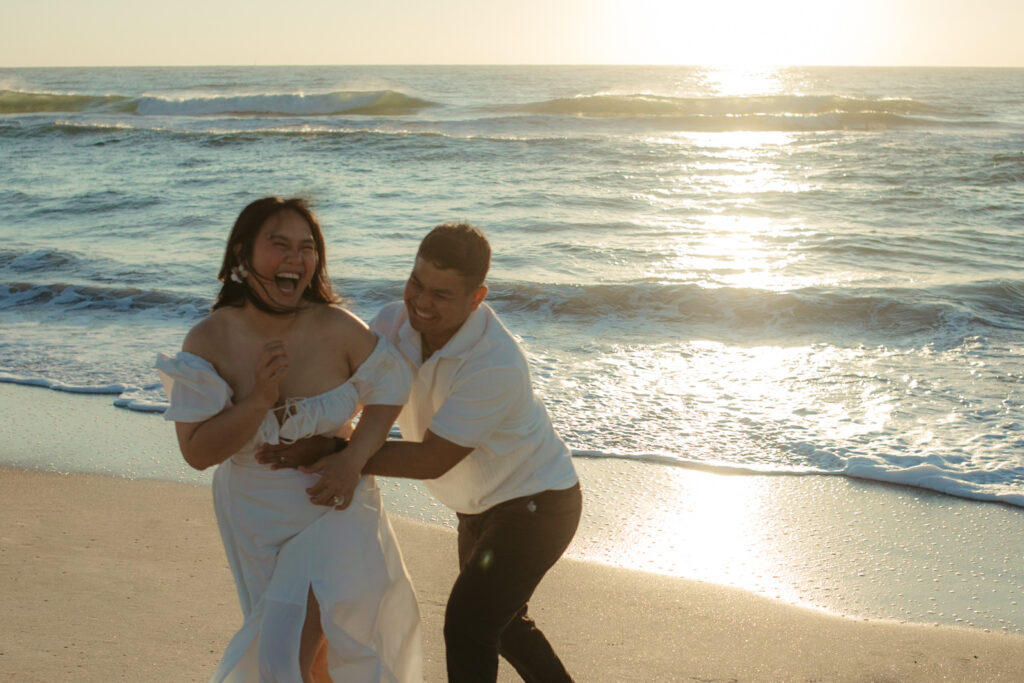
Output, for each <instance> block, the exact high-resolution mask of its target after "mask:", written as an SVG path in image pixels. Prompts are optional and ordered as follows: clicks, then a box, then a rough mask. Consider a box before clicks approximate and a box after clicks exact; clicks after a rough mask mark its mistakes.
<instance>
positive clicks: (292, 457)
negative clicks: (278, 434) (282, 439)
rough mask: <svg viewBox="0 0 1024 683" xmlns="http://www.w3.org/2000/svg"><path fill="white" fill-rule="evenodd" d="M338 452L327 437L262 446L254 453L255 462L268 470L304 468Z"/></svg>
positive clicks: (332, 441)
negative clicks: (268, 467) (267, 466)
mask: <svg viewBox="0 0 1024 683" xmlns="http://www.w3.org/2000/svg"><path fill="white" fill-rule="evenodd" d="M336 450H339V449H338V447H337V446H336V445H335V442H334V439H333V438H331V437H329V436H311V437H309V438H308V439H299V440H298V441H296V442H295V443H293V444H277V445H270V444H263V445H262V446H261V447H260V449H259V450H258V451H256V462H259V463H261V464H263V465H270V469H272V470H279V469H283V468H286V467H291V468H295V467H304V466H308V465H312V464H313V463H315V462H316V461H318V460H320V458H322V457H324V456H325V455H330V454H331V453H334V452H335V451H336Z"/></svg>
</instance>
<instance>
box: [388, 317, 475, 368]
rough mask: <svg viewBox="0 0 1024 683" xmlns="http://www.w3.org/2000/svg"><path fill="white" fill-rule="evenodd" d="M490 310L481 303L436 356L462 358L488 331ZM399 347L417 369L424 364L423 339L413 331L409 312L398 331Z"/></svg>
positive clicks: (435, 353)
mask: <svg viewBox="0 0 1024 683" xmlns="http://www.w3.org/2000/svg"><path fill="white" fill-rule="evenodd" d="M490 310H491V307H490V306H488V305H487V304H486V303H481V304H480V306H479V307H478V308H477V309H476V310H475V311H473V312H472V313H470V314H469V317H468V318H466V322H464V323H462V327H460V328H459V330H458V331H457V332H456V333H455V334H454V335H453V336H452V338H451V339H449V340H448V343H446V344H445V345H444V346H442V347H441V348H440V349H439V350H438V351H436V352H434V356H437V357H438V358H462V356H464V355H465V354H466V353H468V352H469V350H470V349H472V348H473V347H474V346H475V345H476V343H477V342H478V341H480V339H481V338H482V337H483V336H484V330H486V329H487V315H488V313H489V312H490ZM398 346H399V348H400V349H401V351H402V353H404V354H405V356H406V357H407V358H409V359H410V360H412V361H413V362H414V363H415V364H416V366H417V367H419V366H420V365H422V364H423V338H422V337H420V333H419V332H417V331H416V330H414V329H412V325H410V324H409V315H408V313H407V312H406V313H405V320H404V321H403V322H402V326H401V327H400V328H399V330H398Z"/></svg>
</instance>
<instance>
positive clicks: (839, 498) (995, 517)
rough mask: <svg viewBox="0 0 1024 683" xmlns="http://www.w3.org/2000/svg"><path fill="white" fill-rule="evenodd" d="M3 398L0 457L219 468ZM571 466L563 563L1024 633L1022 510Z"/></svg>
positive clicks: (64, 411) (391, 506) (831, 481)
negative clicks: (574, 487) (573, 526)
mask: <svg viewBox="0 0 1024 683" xmlns="http://www.w3.org/2000/svg"><path fill="white" fill-rule="evenodd" d="M0 406H3V407H4V411H5V415H6V417H7V419H6V421H5V422H4V423H3V426H0V443H2V444H3V446H0V468H5V467H6V468H15V469H20V470H37V471H65V472H68V471H70V472H75V471H82V470H86V471H88V470H90V469H91V470H92V472H93V473H95V474H99V475H102V476H106V477H110V478H126V479H128V480H136V481H139V482H140V483H146V482H148V481H157V482H158V483H159V480H161V479H162V480H170V481H178V482H185V483H186V484H189V485H196V484H199V485H203V484H205V483H207V482H208V481H209V478H210V476H211V471H208V472H203V473H200V472H195V471H194V470H191V469H190V468H188V467H187V466H186V465H185V464H184V462H183V461H182V459H181V457H180V454H179V453H178V450H177V444H176V441H175V438H174V433H173V429H172V428H171V426H170V425H169V424H168V423H166V422H164V421H163V419H162V418H161V417H160V416H157V415H153V414H146V413H138V412H131V411H125V410H119V409H115V408H114V407H113V406H112V405H111V401H110V397H109V396H96V395H82V394H68V393H64V392H58V391H52V390H45V389H41V388H36V387H24V386H20V385H13V384H2V383H0ZM574 462H575V464H576V466H577V469H578V471H579V473H580V479H581V482H582V485H583V487H584V516H583V519H582V521H581V525H580V529H579V531H578V532H577V535H576V538H575V540H574V542H573V544H572V545H571V546H570V548H569V551H568V553H567V557H569V558H572V559H575V560H582V561H586V562H590V563H597V564H600V565H602V566H610V567H620V568H622V569H623V570H626V571H628V570H637V571H641V572H646V573H651V574H653V575H655V576H656V577H659V578H661V577H664V578H673V577H674V578H682V579H691V580H697V581H702V582H706V583H709V584H716V585H719V586H727V587H732V588H739V589H742V590H744V591H748V592H750V593H752V594H756V595H759V596H762V597H766V598H770V599H773V600H778V601H782V602H785V603H788V604H789V605H793V606H797V607H804V608H812V609H814V610H818V611H820V612H822V613H828V614H832V615H839V616H844V617H848V618H855V619H871V620H887V621H896V622H909V623H919V624H948V625H959V626H967V627H972V628H975V629H978V630H990V631H994V632H1002V633H1010V634H1018V635H1024V567H1021V566H1020V563H1019V556H1018V554H1019V553H1018V551H1017V549H1015V548H1010V547H1007V546H1008V545H1012V544H1007V543H1006V541H1007V540H1008V539H1012V538H1016V537H1019V528H1020V526H1019V525H1020V522H1021V520H1022V517H1021V514H1022V511H1020V510H1018V509H1016V508H1013V507H1012V506H1008V505H1005V504H1001V503H988V502H978V501H968V500H964V499H959V498H954V497H952V496H947V495H944V494H939V493H931V492H927V491H922V490H918V489H910V488H906V487H902V486H898V485H891V484H882V483H877V482H862V481H858V480H853V479H848V478H844V477H814V476H779V475H767V476H758V475H724V474H719V473H712V472H703V471H699V470H693V469H685V468H679V467H671V466H667V465H659V464H650V463H645V464H642V465H640V464H637V463H634V462H631V461H627V460H594V459H586V458H583V459H580V458H577V459H575V460H574ZM379 483H380V486H381V489H382V492H383V495H384V499H385V504H386V506H387V508H388V511H389V514H390V515H391V516H392V518H393V519H395V518H398V517H401V518H405V519H408V520H412V521H414V522H420V523H426V524H428V525H431V526H432V527H435V528H437V529H440V530H444V529H451V528H453V526H454V515H453V514H452V513H451V512H450V511H449V510H447V509H446V508H444V507H443V506H441V505H440V504H438V503H437V502H436V501H435V500H434V499H433V498H432V497H431V496H430V495H429V494H428V493H427V492H426V490H425V488H424V487H423V486H422V484H420V483H418V482H411V481H408V480H389V479H384V478H380V479H379Z"/></svg>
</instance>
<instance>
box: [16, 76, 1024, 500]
mask: <svg viewBox="0 0 1024 683" xmlns="http://www.w3.org/2000/svg"><path fill="white" fill-rule="evenodd" d="M0 168H2V169H3V173H2V174H0V216H2V217H0V237H2V241H0V381H6V382H17V383H28V384H38V385H42V386H48V387H52V388H54V389H60V390H65V391H82V392H89V393H109V394H111V403H112V404H113V405H115V406H118V407H120V408H123V409H129V410H143V411H158V410H161V409H162V408H163V406H164V405H166V404H165V397H164V396H163V394H162V391H161V389H160V388H159V385H158V384H157V378H156V374H155V372H154V371H153V369H152V364H153V359H154V356H155V354H156V352H158V351H170V352H173V351H174V350H175V349H177V348H178V347H179V346H180V343H181V339H182V337H183V336H184V334H185V332H186V331H187V330H188V328H189V327H190V326H192V325H193V324H194V323H195V322H196V321H197V320H198V319H199V318H200V317H201V316H202V315H203V314H204V312H205V311H206V310H207V309H208V307H209V305H210V303H211V301H212V297H213V295H214V294H215V292H216V290H217V286H218V283H217V282H216V280H215V274H216V271H217V269H218V265H219V262H220V259H221V257H222V252H223V247H224V241H225V239H226V236H227V233H228V230H229V229H230V226H231V224H232V222H233V220H234V218H235V216H236V215H237V213H238V212H239V211H240V210H241V208H242V207H243V206H244V205H245V204H247V203H248V202H249V201H251V200H253V199H255V198H257V197H260V196H263V195H266V194H278V195H282V196H287V195H303V196H305V197H308V198H309V199H310V200H311V201H312V203H313V205H314V207H315V209H316V211H317V213H318V214H319V216H320V218H321V221H322V224H323V227H324V230H325V233H326V238H327V244H328V267H329V272H330V273H331V275H332V277H333V279H334V281H335V283H336V285H337V288H338V290H339V291H340V292H341V293H342V294H343V295H344V297H345V298H346V300H347V304H348V305H349V306H350V307H351V308H352V309H353V310H354V311H355V312H356V313H358V314H359V315H361V316H363V317H365V318H370V317H372V316H373V315H374V313H375V312H376V310H377V309H378V308H379V307H380V306H381V305H382V304H383V303H385V302H387V301H389V300H392V299H395V298H397V297H399V296H400V293H401V290H402V285H403V282H404V279H405V277H406V276H407V274H408V271H409V268H410V266H411V262H412V258H413V254H414V252H415V249H416V246H417V244H418V241H419V239H420V238H421V237H422V236H423V235H424V234H425V232H426V231H427V230H428V229H429V228H430V227H431V226H433V225H435V224H437V223H439V222H442V221H445V220H451V219H466V220H470V221H472V222H475V223H477V224H479V225H481V226H482V227H483V228H484V229H485V231H486V232H487V233H488V234H489V236H490V238H491V240H492V243H493V246H494V249H495V258H494V263H493V266H492V272H491V276H490V286H491V293H490V295H489V300H490V302H491V304H492V305H493V306H494V307H495V309H496V310H497V311H498V312H499V314H500V315H501V316H502V317H503V318H504V319H505V321H506V322H507V324H508V325H509V326H510V328H511V329H513V330H514V331H515V332H516V333H517V334H519V335H520V336H521V338H522V341H523V344H524V346H525V348H526V350H527V351H528V353H529V356H530V359H531V363H532V369H533V373H534V380H535V383H536V385H537V387H538V389H539V391H540V392H541V393H542V395H543V397H544V399H545V402H546V404H547V406H548V409H549V411H550V413H551V415H552V418H553V420H554V422H555V424H556V426H557V428H558V429H559V431H560V432H561V433H562V434H563V435H564V437H565V438H566V440H567V441H568V442H569V444H570V445H571V446H572V448H573V449H574V451H575V452H576V454H577V455H578V456H579V457H586V458H611V459H629V460H632V461H635V462H637V463H640V464H641V465H643V464H650V465H652V467H651V471H652V472H654V471H656V470H657V471H660V469H658V468H661V467H663V466H664V465H670V466H679V467H686V468H701V469H710V470H714V471H725V472H738V473H744V472H756V473H778V474H801V475H807V476H840V477H851V478H856V479H858V480H860V479H864V480H877V481H883V482H892V483H899V484H905V485H908V486H914V487H920V488H924V489H930V490H933V491H937V492H940V493H945V494H950V495H953V496H958V497H961V498H967V499H975V500H980V501H1000V502H1003V503H1007V504H1009V505H1012V506H1024V384H1022V382H1024V364H1022V361H1021V359H1022V357H1024V356H1022V353H1024V274H1022V271H1021V265H1020V264H1021V262H1022V260H1024V70H1021V69H851V68H844V69H836V68H790V69H778V70H768V71H754V72H741V71H718V70H714V69H710V68H700V67H657V68H648V67H616V68H610V67H472V68H470V67H461V68H460V67H306V68H299V67H280V68H262V67H260V68H256V67H253V68H243V67H237V68H136V69H127V68H118V69H95V68H89V69H6V70H0ZM111 409H112V410H113V409H114V408H113V407H112V408H111ZM85 466H86V465H83V467H85ZM154 471H157V468H155V469H154ZM136 474H142V475H145V474H146V473H145V472H142V473H139V472H137V473H136Z"/></svg>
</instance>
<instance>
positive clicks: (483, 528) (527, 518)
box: [444, 484, 582, 683]
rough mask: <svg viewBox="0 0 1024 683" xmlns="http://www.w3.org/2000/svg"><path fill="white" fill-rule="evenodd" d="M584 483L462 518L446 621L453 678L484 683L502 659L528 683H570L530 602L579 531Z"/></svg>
mask: <svg viewBox="0 0 1024 683" xmlns="http://www.w3.org/2000/svg"><path fill="white" fill-rule="evenodd" d="M581 509H582V497H581V495H580V488H579V484H577V485H575V486H573V487H572V488H568V489H565V490H562V491H544V492H542V493H538V494H535V495H532V496H526V497H523V498H515V499H513V500H509V501H506V502H504V503H500V504H498V505H495V506H494V507H492V508H490V509H489V510H486V511H484V512H481V513H480V514H476V515H463V514H459V516H458V517H459V565H460V567H461V571H460V573H459V578H458V579H457V580H456V581H455V586H454V587H453V588H452V593H451V595H450V596H449V598H448V608H447V610H446V611H445V619H444V640H445V647H446V652H447V663H448V680H449V681H451V682H452V683H470V682H471V683H485V682H486V681H494V680H495V679H496V678H497V675H498V654H499V653H500V654H501V656H503V657H504V658H505V659H507V660H508V662H509V663H510V664H511V665H512V666H513V667H515V669H516V671H517V672H518V673H519V675H520V676H521V677H522V678H523V680H524V681H545V682H548V681H571V680H572V679H571V678H570V676H569V674H568V673H567V672H566V670H565V667H564V666H563V665H562V662H561V660H559V659H558V655H556V654H555V652H554V650H553V649H552V648H551V645H550V644H549V643H548V640H547V638H545V637H544V634H543V633H541V631H540V629H538V628H537V627H536V625H535V624H534V623H533V620H532V619H530V618H529V617H528V616H527V614H526V603H527V602H528V601H529V599H530V596H532V595H533V591H534V589H535V588H536V587H537V584H539V583H540V580H541V578H542V577H543V576H544V574H545V573H546V572H547V571H548V569H550V568H551V566H552V565H554V563H555V562H556V561H557V560H558V558H559V557H561V556H562V553H563V552H565V549H566V547H567V546H568V545H569V542H570V541H571V540H572V537H573V534H575V533H576V527H577V525H578V524H579V520H580V511H581Z"/></svg>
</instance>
